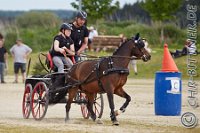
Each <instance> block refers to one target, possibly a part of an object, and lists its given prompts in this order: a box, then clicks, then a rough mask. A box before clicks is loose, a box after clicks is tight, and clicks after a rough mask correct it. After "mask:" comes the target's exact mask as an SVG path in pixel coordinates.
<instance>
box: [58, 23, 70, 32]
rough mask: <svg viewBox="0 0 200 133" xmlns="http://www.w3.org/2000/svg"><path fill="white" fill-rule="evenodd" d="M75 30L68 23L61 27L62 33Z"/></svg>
mask: <svg viewBox="0 0 200 133" xmlns="http://www.w3.org/2000/svg"><path fill="white" fill-rule="evenodd" d="M63 29H64V30H73V29H72V26H71V25H70V24H68V23H63V24H62V25H61V26H60V31H62V30H63Z"/></svg>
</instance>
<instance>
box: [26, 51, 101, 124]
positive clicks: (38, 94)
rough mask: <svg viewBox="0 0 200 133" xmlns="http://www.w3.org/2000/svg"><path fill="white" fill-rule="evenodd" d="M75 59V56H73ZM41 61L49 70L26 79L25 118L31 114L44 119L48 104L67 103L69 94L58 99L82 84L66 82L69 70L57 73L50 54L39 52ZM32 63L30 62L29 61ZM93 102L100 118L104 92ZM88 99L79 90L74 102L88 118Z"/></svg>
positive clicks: (38, 118)
mask: <svg viewBox="0 0 200 133" xmlns="http://www.w3.org/2000/svg"><path fill="white" fill-rule="evenodd" d="M42 56H44V57H45V58H46V60H45V61H47V62H48V63H46V62H45V64H44V62H43V61H42V60H41V59H42ZM72 59H73V58H72ZM39 61H40V63H41V65H42V66H43V68H44V69H45V70H46V71H47V72H48V73H47V74H45V75H34V76H32V77H28V78H27V79H26V81H25V90H24V94H23V101H22V113H23V117H24V118H25V119H28V118H29V116H30V114H31V113H32V116H33V118H34V119H35V120H42V119H43V118H44V117H45V114H46V112H47V109H48V106H49V105H52V104H57V103H66V101H67V99H68V95H66V96H64V97H63V98H62V99H58V98H59V97H60V96H61V95H63V93H67V91H68V89H69V88H73V87H75V86H78V85H80V83H79V82H76V83H73V84H72V83H70V82H68V83H66V81H67V80H66V77H68V76H66V75H68V71H69V70H67V69H66V70H65V72H64V73H57V72H54V71H56V70H54V71H53V69H55V67H53V62H52V60H51V56H50V54H49V53H48V54H43V53H40V54H39ZM29 65H30V62H29ZM58 78H60V80H62V82H61V83H59V84H57V85H56V87H55V85H54V87H52V86H53V84H54V83H55V82H56V79H58ZM94 101H95V102H94V104H93V110H94V112H95V114H96V115H97V117H98V118H101V117H102V114H103V107H104V101H103V96H102V94H96V96H95V99H94ZM87 102H88V99H87V97H86V95H85V93H84V92H83V91H81V90H79V91H78V92H77V94H76V97H75V98H74V99H73V103H76V104H79V105H80V109H81V112H82V116H83V118H85V119H88V118H89V116H90V113H89V111H88V109H87Z"/></svg>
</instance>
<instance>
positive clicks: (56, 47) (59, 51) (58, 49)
mask: <svg viewBox="0 0 200 133" xmlns="http://www.w3.org/2000/svg"><path fill="white" fill-rule="evenodd" d="M71 30H72V27H71V25H69V24H68V23H63V24H62V25H61V27H60V34H59V35H56V36H55V37H54V43H53V47H52V51H51V55H52V57H53V62H54V64H55V66H56V67H57V68H58V72H60V73H63V72H64V65H66V66H67V67H68V68H71V67H72V65H73V63H72V61H71V59H70V58H69V57H68V56H67V55H66V52H67V54H68V55H75V52H74V42H73V40H72V39H71V38H70V34H71Z"/></svg>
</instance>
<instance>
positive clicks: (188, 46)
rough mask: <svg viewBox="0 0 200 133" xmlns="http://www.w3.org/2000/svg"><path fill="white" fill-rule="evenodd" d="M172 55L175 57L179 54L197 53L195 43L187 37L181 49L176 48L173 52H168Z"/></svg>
mask: <svg viewBox="0 0 200 133" xmlns="http://www.w3.org/2000/svg"><path fill="white" fill-rule="evenodd" d="M170 53H171V55H172V57H174V58H177V57H180V56H184V55H187V54H197V49H196V45H195V43H194V42H192V40H191V39H187V40H186V42H185V46H184V47H183V49H182V50H176V51H175V52H170Z"/></svg>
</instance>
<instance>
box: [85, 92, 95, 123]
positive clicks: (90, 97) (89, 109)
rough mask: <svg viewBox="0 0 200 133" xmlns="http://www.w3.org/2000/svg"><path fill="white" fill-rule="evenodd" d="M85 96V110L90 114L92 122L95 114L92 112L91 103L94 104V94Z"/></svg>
mask: <svg viewBox="0 0 200 133" xmlns="http://www.w3.org/2000/svg"><path fill="white" fill-rule="evenodd" d="M86 96H87V98H88V103H87V108H88V111H89V112H90V115H91V118H92V120H93V121H95V120H96V114H95V113H94V111H93V108H92V107H93V103H94V94H93V93H86Z"/></svg>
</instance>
